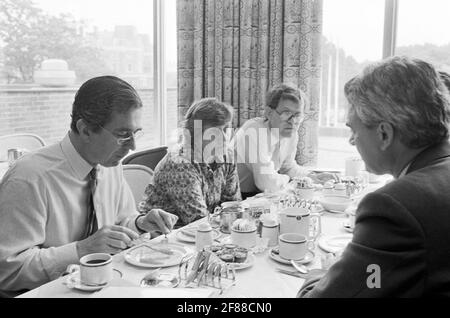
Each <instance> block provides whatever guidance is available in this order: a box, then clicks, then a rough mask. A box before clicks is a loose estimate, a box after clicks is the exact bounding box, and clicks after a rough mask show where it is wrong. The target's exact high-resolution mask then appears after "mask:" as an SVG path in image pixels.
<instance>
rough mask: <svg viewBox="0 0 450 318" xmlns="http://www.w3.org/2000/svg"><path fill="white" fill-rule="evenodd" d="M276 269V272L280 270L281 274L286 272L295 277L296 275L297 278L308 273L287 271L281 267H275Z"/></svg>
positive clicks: (304, 276) (303, 276)
mask: <svg viewBox="0 0 450 318" xmlns="http://www.w3.org/2000/svg"><path fill="white" fill-rule="evenodd" d="M277 271H278V272H280V273H282V274H286V275H290V276H295V277H298V278H306V277H307V276H308V275H305V274H302V273H299V272H297V271H295V272H294V271H288V270H286V269H282V268H277Z"/></svg>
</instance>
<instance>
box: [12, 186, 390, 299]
mask: <svg viewBox="0 0 450 318" xmlns="http://www.w3.org/2000/svg"><path fill="white" fill-rule="evenodd" d="M387 180H388V179H387V178H382V179H380V180H378V182H376V183H371V184H368V186H367V187H366V188H365V189H364V190H363V191H362V192H361V193H359V195H358V197H356V198H355V203H357V202H358V201H359V200H361V199H362V198H363V197H364V195H365V194H367V193H369V192H372V191H374V190H376V189H378V188H380V187H381V186H383V185H384V184H385V183H386V181H387ZM320 214H321V234H320V236H319V237H318V238H317V240H316V244H315V251H314V257H313V258H312V260H311V262H309V263H307V264H305V266H306V267H307V268H308V269H321V268H322V266H323V261H324V259H325V258H326V256H329V254H328V253H329V252H330V251H325V250H323V249H322V248H321V247H320V244H318V242H320V240H321V239H322V240H323V239H324V238H327V237H339V236H342V237H346V236H347V237H349V241H350V240H351V235H352V234H351V233H349V230H348V228H346V227H345V226H344V225H345V222H346V221H347V215H346V214H345V213H336V211H335V212H329V211H326V210H323V211H321V212H320ZM202 222H207V220H206V218H204V219H200V220H197V221H196V222H195V223H194V224H190V225H188V226H193V225H195V224H199V223H202ZM181 230H182V228H179V229H176V230H173V231H172V232H171V233H170V234H168V235H167V238H168V241H169V243H176V244H181V245H182V246H184V247H186V249H187V250H189V251H191V252H192V253H195V252H197V251H196V246H195V244H194V243H187V242H185V241H180V240H179V233H178V232H179V231H181ZM177 233H178V234H177ZM219 238H222V239H223V242H226V239H227V237H226V235H224V234H222V235H221V237H219ZM164 239H166V238H165V236H164V235H160V236H158V237H156V238H153V239H152V240H150V241H149V242H148V244H160V243H161V241H162V240H164ZM271 249H272V248H271V247H267V248H265V249H260V250H259V251H257V252H255V253H253V254H252V259H251V262H250V263H249V264H248V266H245V267H244V268H242V269H236V270H235V280H234V281H232V282H230V284H229V285H228V286H227V288H224V289H222V290H220V289H218V288H215V287H210V286H199V287H197V286H195V287H193V288H183V284H180V285H178V286H177V288H170V287H140V284H141V281H142V279H143V278H144V277H145V276H146V275H148V273H149V272H151V271H152V270H154V269H151V268H146V267H140V266H136V265H134V264H131V263H130V262H127V260H126V253H127V250H124V251H122V252H120V253H118V254H116V255H114V256H113V267H114V270H115V272H116V275H115V277H114V278H113V280H112V281H111V282H110V283H109V284H108V286H107V287H105V288H103V289H100V290H97V291H83V290H78V289H76V288H73V287H70V286H68V284H67V277H66V276H62V277H59V278H57V279H55V280H53V281H51V282H48V283H46V284H44V285H41V286H40V287H37V288H35V289H32V290H30V291H28V292H26V293H24V294H21V295H20V296H18V297H21V298H53V297H56V298H65V297H69V298H77V297H81V298H83V297H102V296H103V297H117V298H122V297H166V298H171V297H182V298H189V297H193V298H204V297H214V298H216V297H217V298H219V297H220V298H292V297H295V296H296V295H297V292H298V291H299V289H300V287H301V286H302V284H303V283H304V281H305V280H304V277H298V276H293V275H290V274H286V273H283V272H282V271H285V272H286V271H288V272H295V269H294V267H293V266H292V265H290V264H285V262H279V261H278V260H275V259H274V258H273V257H271ZM280 270H281V271H280ZM160 271H161V272H162V273H168V274H174V275H177V273H178V271H179V266H178V265H175V266H170V267H165V268H161V269H160Z"/></svg>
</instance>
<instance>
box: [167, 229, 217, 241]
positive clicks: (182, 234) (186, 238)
mask: <svg viewBox="0 0 450 318" xmlns="http://www.w3.org/2000/svg"><path fill="white" fill-rule="evenodd" d="M194 233H195V232H194ZM212 236H213V240H215V239H217V238H218V237H219V236H220V232H219V231H218V230H215V229H213V230H212ZM175 237H176V238H177V240H179V241H181V242H185V243H195V234H194V236H191V235H188V234H186V232H185V231H182V230H180V231H178V232H177V234H175Z"/></svg>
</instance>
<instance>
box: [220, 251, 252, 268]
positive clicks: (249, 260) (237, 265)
mask: <svg viewBox="0 0 450 318" xmlns="http://www.w3.org/2000/svg"><path fill="white" fill-rule="evenodd" d="M254 262H255V256H254V255H253V254H251V253H248V254H247V259H246V260H245V262H243V263H225V264H228V266H230V267H231V268H234V269H235V270H239V269H244V268H248V267H251V266H253V263H254Z"/></svg>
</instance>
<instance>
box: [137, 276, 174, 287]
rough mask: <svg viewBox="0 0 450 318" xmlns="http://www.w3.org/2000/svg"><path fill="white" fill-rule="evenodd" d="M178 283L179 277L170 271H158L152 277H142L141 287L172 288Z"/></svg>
mask: <svg viewBox="0 0 450 318" xmlns="http://www.w3.org/2000/svg"><path fill="white" fill-rule="evenodd" d="M179 283H180V280H179V278H178V277H177V275H175V274H171V273H158V274H156V275H154V276H152V277H148V278H144V279H142V281H141V287H166V288H174V287H177V286H178V284H179Z"/></svg>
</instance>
